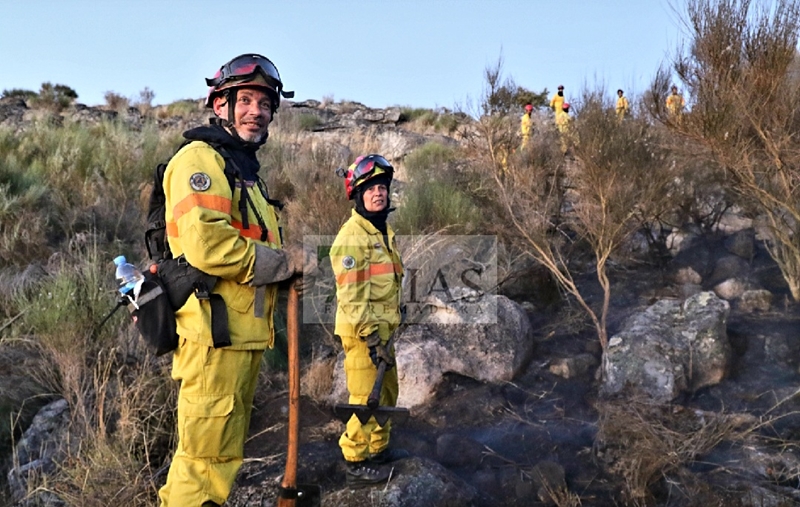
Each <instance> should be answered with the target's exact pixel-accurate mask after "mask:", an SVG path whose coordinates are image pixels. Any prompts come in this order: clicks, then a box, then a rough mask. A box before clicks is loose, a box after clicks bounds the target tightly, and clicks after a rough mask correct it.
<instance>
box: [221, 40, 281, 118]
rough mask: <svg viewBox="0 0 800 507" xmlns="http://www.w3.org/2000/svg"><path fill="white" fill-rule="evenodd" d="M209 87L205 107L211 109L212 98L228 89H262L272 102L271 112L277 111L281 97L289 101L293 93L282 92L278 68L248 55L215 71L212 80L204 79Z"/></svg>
mask: <svg viewBox="0 0 800 507" xmlns="http://www.w3.org/2000/svg"><path fill="white" fill-rule="evenodd" d="M206 84H207V85H208V86H209V89H208V95H207V96H206V107H212V106H213V102H214V97H215V96H217V95H218V94H220V93H222V92H223V91H224V90H227V89H230V88H237V87H241V86H249V87H250V86H252V87H257V88H262V89H263V90H265V92H266V93H267V94H268V95H269V96H270V99H271V100H272V110H273V112H274V111H275V110H277V109H278V106H280V103H281V97H283V98H286V99H290V98H292V97H294V92H287V91H284V90H283V82H282V81H281V75H280V74H279V73H278V68H277V67H275V64H274V63H272V62H271V61H270V59H269V58H267V57H264V56H261V55H258V54H255V53H248V54H244V55H239V56H237V57H236V58H234V59H232V60H231V61H229V62H228V63H226V64H225V65H223V66H222V67H220V69H219V70H218V71H217V73H216V74H214V77H212V78H206Z"/></svg>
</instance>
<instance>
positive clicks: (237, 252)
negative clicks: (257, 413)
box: [164, 141, 281, 350]
mask: <svg viewBox="0 0 800 507" xmlns="http://www.w3.org/2000/svg"><path fill="white" fill-rule="evenodd" d="M224 170H225V160H224V159H223V158H222V156H221V155H220V154H219V153H218V152H217V151H216V150H215V149H214V148H212V147H211V146H210V145H208V144H207V143H204V142H202V141H194V142H192V143H190V144H188V145H187V146H184V147H183V148H182V149H181V150H180V151H178V153H176V154H175V156H174V157H172V159H171V160H170V162H169V165H167V169H166V171H165V173H164V194H165V196H166V222H167V236H168V241H169V247H170V249H171V250H172V254H173V256H175V257H178V256H179V255H184V256H185V257H186V260H187V261H188V262H189V264H191V265H192V266H194V267H196V268H198V269H200V270H201V271H204V272H206V273H208V274H210V275H214V276H218V277H220V279H219V281H218V282H217V284H216V287H214V290H213V292H214V293H216V294H220V295H221V296H222V298H223V299H224V300H225V305H226V306H227V310H228V327H229V331H230V337H231V343H232V345H231V346H230V348H231V349H238V350H256V349H264V348H268V347H272V343H273V336H274V334H273V321H272V313H273V310H274V307H275V297H276V291H277V285H276V284H274V283H273V284H270V285H267V286H266V296H265V311H264V315H263V318H258V317H256V316H255V314H254V310H253V304H254V300H255V291H256V289H255V288H254V287H252V286H251V285H250V282H251V281H253V276H254V264H255V258H256V245H264V246H266V247H269V248H280V247H281V240H280V234H279V230H278V217H277V215H276V213H275V210H274V209H273V207H272V206H271V205H270V204H269V203H267V201H266V198H265V197H264V196H263V195H262V193H261V192H260V191H259V189H258V187H256V186H252V187H251V186H250V185H252V184H253V182H248V183H247V186H248V195H249V197H250V199H252V202H253V204H254V206H255V208H256V209H257V210H258V213H259V214H260V215H261V217H262V219H263V221H264V224H265V225H266V228H267V240H266V241H264V242H262V241H261V239H260V236H261V227H260V226H259V223H258V219H257V218H256V216H255V215H254V214H253V210H252V209H251V207H250V206H248V207H247V213H248V219H249V228H248V229H244V228H243V225H242V216H241V214H240V212H239V206H238V204H239V197H240V195H241V184H242V183H241V181H239V180H238V179H237V181H236V188H235V189H234V191H233V195H231V186H230V183H229V182H228V179H227V178H226V176H225V173H224ZM209 182H210V185H209V186H208V188H207V189H203V188H204V187H205V185H206V183H209ZM259 248H260V247H259ZM262 290H263V289H262ZM175 316H176V319H177V324H178V335H179V336H181V337H183V338H186V339H188V340H191V341H194V342H198V343H201V344H204V345H207V346H212V344H213V341H212V338H211V306H210V304H209V302H208V301H202V302H201V301H198V300H197V299H196V298H195V296H194V295H192V296H191V297H190V298H189V300H188V301H187V302H186V304H185V305H184V306H183V307H182V308H181V309H180V310H179V311H178V312H176V314H175Z"/></svg>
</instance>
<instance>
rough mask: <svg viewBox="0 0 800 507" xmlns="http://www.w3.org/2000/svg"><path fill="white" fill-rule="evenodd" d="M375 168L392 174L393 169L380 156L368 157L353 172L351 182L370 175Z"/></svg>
mask: <svg viewBox="0 0 800 507" xmlns="http://www.w3.org/2000/svg"><path fill="white" fill-rule="evenodd" d="M375 166H378V167H380V168H382V169H385V170H386V171H387V172H389V173H394V167H392V164H390V163H389V162H388V161H387V160H386V159H385V158H383V157H382V156H380V155H368V156H366V157H364V158H363V159H362V160H361V161H360V162H359V163H358V165H356V168H355V169H354V170H353V181H358V180H359V179H360V178H362V177H363V176H365V175H368V174H369V173H371V172H372V170H373V169H374V168H375Z"/></svg>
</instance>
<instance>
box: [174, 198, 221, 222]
mask: <svg viewBox="0 0 800 507" xmlns="http://www.w3.org/2000/svg"><path fill="white" fill-rule="evenodd" d="M196 206H199V207H201V208H206V209H210V210H213V211H219V212H221V213H227V214H228V215H230V214H231V200H230V199H228V198H225V197H222V196H219V195H211V194H189V195H187V196H186V197H184V198H183V200H182V201H181V202H179V203H178V204H176V205H175V206H174V207H173V208H172V216H173V220H175V221H176V222H177V221H178V219H179V218H180V217H182V216H183V215H185V214H186V213H188V212H189V211H190V210H191V209H192V208H194V207H196Z"/></svg>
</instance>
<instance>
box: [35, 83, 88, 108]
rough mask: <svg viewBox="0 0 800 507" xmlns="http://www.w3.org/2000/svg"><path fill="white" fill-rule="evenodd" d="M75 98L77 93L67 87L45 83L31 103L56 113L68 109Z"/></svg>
mask: <svg viewBox="0 0 800 507" xmlns="http://www.w3.org/2000/svg"><path fill="white" fill-rule="evenodd" d="M77 98H78V94H77V92H76V91H75V90H73V89H72V88H70V87H69V86H67V85H63V84H56V85H54V84H52V83H49V82H47V83H42V87H41V88H40V89H39V94H38V95H37V96H36V98H35V100H33V99H32V102H33V103H34V105H35V106H37V107H42V108H45V109H50V110H52V111H56V112H58V111H61V110H63V109H65V108H67V107H69V106H70V105H71V104H72V102H73V101H74V100H75V99H77Z"/></svg>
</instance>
